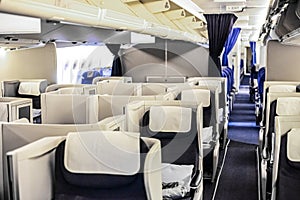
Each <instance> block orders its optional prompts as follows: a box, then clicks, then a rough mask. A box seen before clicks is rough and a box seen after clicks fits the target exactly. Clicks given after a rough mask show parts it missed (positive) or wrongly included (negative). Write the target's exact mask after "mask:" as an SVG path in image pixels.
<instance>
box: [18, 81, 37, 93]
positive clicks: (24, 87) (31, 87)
mask: <svg viewBox="0 0 300 200" xmlns="http://www.w3.org/2000/svg"><path fill="white" fill-rule="evenodd" d="M18 93H19V94H24V95H34V96H38V95H40V82H38V81H32V82H26V81H25V82H20V85H19V89H18Z"/></svg>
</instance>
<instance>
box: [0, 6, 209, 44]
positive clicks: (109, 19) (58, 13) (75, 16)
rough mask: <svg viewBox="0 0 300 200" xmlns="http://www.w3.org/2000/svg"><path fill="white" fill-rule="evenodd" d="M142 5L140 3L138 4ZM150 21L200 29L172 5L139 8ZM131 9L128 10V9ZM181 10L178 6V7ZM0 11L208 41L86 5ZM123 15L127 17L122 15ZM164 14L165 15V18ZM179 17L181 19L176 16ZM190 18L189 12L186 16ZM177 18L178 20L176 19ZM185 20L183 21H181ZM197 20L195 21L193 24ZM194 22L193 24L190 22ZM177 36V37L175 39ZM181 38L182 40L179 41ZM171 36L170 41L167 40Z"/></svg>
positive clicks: (163, 36)
mask: <svg viewBox="0 0 300 200" xmlns="http://www.w3.org/2000/svg"><path fill="white" fill-rule="evenodd" d="M121 1H122V2H123V3H126V4H131V3H136V1H134V0H121ZM140 3H141V2H140ZM172 3H173V1H172ZM141 6H143V7H144V8H145V9H146V8H147V11H148V12H149V14H150V15H152V18H156V17H155V16H157V15H158V16H160V15H163V16H165V19H167V20H166V21H168V20H169V21H171V20H170V19H169V18H168V17H167V16H170V17H171V18H172V19H176V20H184V18H188V19H190V18H191V19H195V20H194V22H196V23H195V24H193V25H194V28H196V29H197V28H201V27H202V25H203V22H202V21H201V20H200V21H199V20H198V19H199V17H200V16H199V17H198V16H197V17H195V16H186V14H185V12H186V11H185V9H177V8H176V9H175V11H174V12H171V11H172V10H170V7H171V1H169V0H162V1H149V2H146V3H142V5H141ZM128 7H130V6H128ZM179 8H180V6H179ZM0 11H2V12H7V13H15V14H20V15H26V16H33V17H38V18H42V19H47V20H53V21H54V22H55V21H57V22H66V23H73V24H78V25H84V26H91V27H98V28H112V29H121V30H129V31H134V32H139V33H145V34H150V35H154V36H158V37H162V38H165V39H178V40H187V41H191V42H201V41H203V40H207V39H206V38H202V37H201V35H200V32H199V33H198V32H191V33H190V34H193V35H194V34H195V35H196V36H195V37H186V36H185V35H186V34H184V32H190V31H189V30H188V29H180V28H178V27H177V28H178V29H177V28H174V27H175V24H172V26H171V24H170V25H169V24H168V25H165V24H164V23H161V22H160V21H159V20H157V22H156V21H155V22H153V21H151V20H148V19H146V18H143V17H141V16H139V15H136V16H135V15H134V14H136V13H134V12H133V14H132V15H130V14H128V12H129V11H128V12H127V13H126V12H124V13H123V12H121V11H116V10H112V9H107V8H105V4H104V5H103V7H102V6H101V7H98V6H94V5H90V4H88V3H83V2H78V1H72V0H70V1H42V0H36V1H34V0H1V1H0ZM125 13H126V14H125ZM165 13H166V14H165ZM178 14H180V16H178ZM189 14H190V12H189ZM176 15H177V16H176ZM183 16H184V18H182V17H183ZM196 18H197V20H198V21H197V20H196ZM191 22H193V21H191ZM176 34H178V36H176ZM182 35H184V37H182ZM169 36H170V37H169Z"/></svg>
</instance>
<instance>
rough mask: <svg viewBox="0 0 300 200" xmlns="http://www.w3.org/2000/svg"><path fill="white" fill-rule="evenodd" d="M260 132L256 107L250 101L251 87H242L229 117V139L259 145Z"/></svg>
mask: <svg viewBox="0 0 300 200" xmlns="http://www.w3.org/2000/svg"><path fill="white" fill-rule="evenodd" d="M258 132H259V127H258V126H257V125H256V123H255V105H254V104H253V103H252V102H250V99H249V86H245V85H242V86H241V87H240V89H239V93H238V94H237V95H236V99H235V102H234V104H233V109H232V112H231V115H230V117H229V128H228V138H229V139H231V140H233V141H237V142H242V143H247V144H258Z"/></svg>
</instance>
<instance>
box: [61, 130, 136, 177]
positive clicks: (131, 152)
mask: <svg viewBox="0 0 300 200" xmlns="http://www.w3.org/2000/svg"><path fill="white" fill-rule="evenodd" d="M64 165H65V168H66V169H67V170H69V171H70V172H73V173H94V174H112V175H134V174H136V173H138V171H139V169H140V139H139V133H129V132H126V133H124V132H113V131H87V132H72V133H69V134H68V135H67V138H66V145H65V156H64Z"/></svg>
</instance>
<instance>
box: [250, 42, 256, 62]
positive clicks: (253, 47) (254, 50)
mask: <svg viewBox="0 0 300 200" xmlns="http://www.w3.org/2000/svg"><path fill="white" fill-rule="evenodd" d="M250 48H251V52H252V58H251V66H252V67H253V66H254V65H255V64H256V42H253V41H250Z"/></svg>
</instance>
